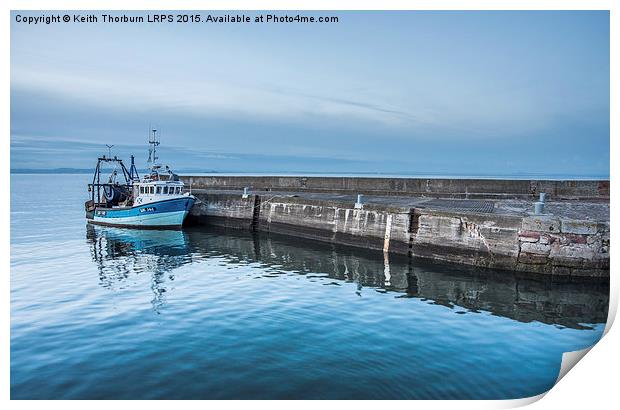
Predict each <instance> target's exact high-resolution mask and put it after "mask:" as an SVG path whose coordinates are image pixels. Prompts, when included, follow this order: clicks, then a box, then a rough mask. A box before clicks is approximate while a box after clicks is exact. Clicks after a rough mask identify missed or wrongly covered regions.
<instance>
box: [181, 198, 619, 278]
mask: <svg viewBox="0 0 620 410" xmlns="http://www.w3.org/2000/svg"><path fill="white" fill-rule="evenodd" d="M193 193H194V194H195V195H197V197H198V198H199V199H200V201H199V202H198V203H196V204H195V205H194V207H193V209H192V211H191V213H190V216H189V218H188V223H190V224H196V223H198V224H201V223H204V224H214V225H221V226H234V227H241V228H244V229H251V230H257V231H267V232H275V233H282V234H288V235H294V236H297V237H302V238H309V239H316V240H322V241H327V242H333V243H341V244H345V245H351V246H357V247H363V248H367V249H376V250H383V251H386V252H394V253H400V254H407V255H410V256H415V257H422V258H429V259H434V260H442V261H448V262H455V263H461V264H467V265H473V266H481V267H488V268H501V269H509V270H516V271H524V272H538V273H544V274H551V275H561V276H583V277H608V276H609V204H608V203H605V202H597V203H590V204H587V206H583V205H584V204H583V203H581V202H575V201H563V202H549V203H548V206H547V209H548V210H553V213H552V214H546V215H531V214H530V212H529V211H530V210H531V208H532V201H524V200H502V201H494V203H493V206H492V207H491V209H492V211H490V212H469V211H467V207H466V206H463V205H459V203H457V204H456V205H454V206H453V209H449V207H448V208H446V207H445V203H443V204H444V205H441V206H440V207H439V208H434V207H433V206H430V205H429V204H433V203H436V202H430V200H429V198H419V197H417V198H416V197H392V196H390V197H384V196H369V197H366V198H365V199H366V202H365V204H364V206H363V209H355V208H354V201H355V199H354V195H349V194H320V193H281V192H279V193H276V192H254V193H252V195H250V196H249V197H248V198H243V197H242V195H241V194H242V193H241V191H234V190H232V191H231V190H227V191H222V190H194V192H193ZM457 202H458V201H457ZM465 202H466V200H464V201H461V202H460V203H461V204H465ZM450 203H451V202H448V204H450ZM472 209H479V208H478V207H473V208H472ZM576 209H577V210H576ZM575 216H580V218H579V219H576V218H575Z"/></svg>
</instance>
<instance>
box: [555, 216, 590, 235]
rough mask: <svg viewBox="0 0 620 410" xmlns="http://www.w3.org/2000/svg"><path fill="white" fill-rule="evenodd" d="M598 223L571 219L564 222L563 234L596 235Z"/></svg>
mask: <svg viewBox="0 0 620 410" xmlns="http://www.w3.org/2000/svg"><path fill="white" fill-rule="evenodd" d="M596 227H597V223H596V222H592V221H576V220H571V219H563V220H562V226H561V229H562V233H572V234H578V235H594V234H595V233H596V231H597V228H596Z"/></svg>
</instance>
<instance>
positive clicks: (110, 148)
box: [105, 144, 114, 158]
mask: <svg viewBox="0 0 620 410" xmlns="http://www.w3.org/2000/svg"><path fill="white" fill-rule="evenodd" d="M105 146H106V147H108V158H112V147H113V146H114V145H108V144H105Z"/></svg>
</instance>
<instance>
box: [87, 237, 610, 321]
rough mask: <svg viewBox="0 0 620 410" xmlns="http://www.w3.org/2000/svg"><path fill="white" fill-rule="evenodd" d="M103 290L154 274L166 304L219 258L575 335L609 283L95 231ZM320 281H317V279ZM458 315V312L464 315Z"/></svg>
mask: <svg viewBox="0 0 620 410" xmlns="http://www.w3.org/2000/svg"><path fill="white" fill-rule="evenodd" d="M87 238H88V241H89V243H90V244H91V246H92V251H91V253H92V257H93V261H94V262H95V263H96V264H97V266H98V270H99V276H100V283H101V284H102V286H105V287H108V288H118V287H122V283H123V281H124V280H125V279H126V278H128V277H129V276H130V275H131V274H132V273H134V272H140V271H150V272H152V275H153V279H152V283H153V286H152V288H153V292H154V295H155V297H154V301H153V303H154V305H158V304H162V303H165V300H164V297H163V295H164V294H165V293H166V291H167V290H168V289H167V286H168V285H169V282H170V281H173V280H174V274H173V271H174V270H175V269H176V268H178V267H180V266H182V265H184V264H187V263H192V262H194V261H199V260H201V259H205V258H210V257H218V258H223V259H224V260H227V261H228V262H230V263H239V262H244V263H253V262H257V263H260V264H261V265H262V266H264V267H266V268H269V269H267V270H268V272H266V274H265V276H272V274H273V270H274V269H276V270H279V271H282V272H285V273H291V272H294V273H295V274H298V275H307V277H308V278H316V277H317V274H320V275H321V277H323V278H324V279H328V280H329V281H331V282H334V281H336V282H339V281H343V282H354V283H356V284H357V287H356V293H357V294H358V295H359V296H362V297H363V296H364V293H365V292H391V293H393V294H394V296H395V297H399V298H408V297H410V298H420V299H425V300H428V301H429V303H434V304H438V305H443V306H446V307H449V308H454V309H455V312H456V311H458V312H459V313H463V312H464V310H463V309H462V308H464V309H465V312H471V313H475V312H480V311H487V312H490V313H492V314H494V315H498V316H503V317H508V318H511V319H514V320H518V321H522V322H531V321H538V322H542V323H546V324H555V325H558V326H564V327H570V328H587V327H588V326H587V325H588V324H594V323H604V322H605V321H606V320H607V309H608V304H609V285H608V283H601V282H592V281H570V280H566V279H564V280H558V279H556V278H553V279H552V278H549V277H545V276H540V275H538V276H536V275H528V274H522V273H516V272H508V271H491V270H478V269H472V268H468V267H464V266H459V265H447V264H436V263H431V262H426V261H420V260H410V259H409V258H406V257H404V256H395V255H390V256H387V255H384V254H382V253H381V252H374V251H365V250H360V249H355V248H346V247H340V246H337V245H331V244H324V243H320V242H315V241H304V240H300V239H296V238H290V237H282V236H277V235H266V234H250V233H248V232H242V231H230V230H221V229H217V228H211V227H210V228H208V230H204V229H203V230H198V229H190V230H185V231H140V230H126V229H117V228H102V227H95V226H88V230H87ZM313 280H314V279H313ZM457 307H459V308H458V309H457Z"/></svg>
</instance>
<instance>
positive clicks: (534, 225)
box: [521, 215, 561, 233]
mask: <svg viewBox="0 0 620 410" xmlns="http://www.w3.org/2000/svg"><path fill="white" fill-rule="evenodd" d="M560 226H561V224H560V219H559V218H556V217H553V216H550V215H532V216H527V217H525V218H523V222H522V224H521V230H523V231H539V232H553V233H557V232H560Z"/></svg>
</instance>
